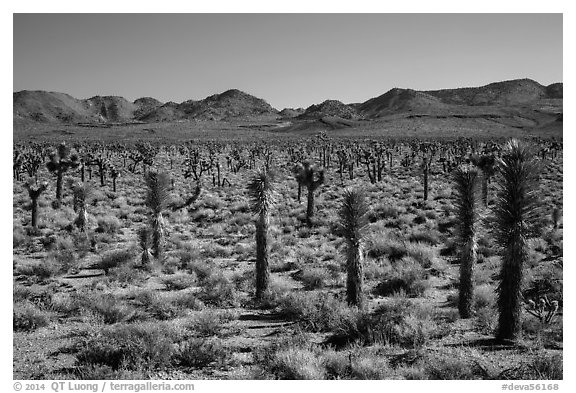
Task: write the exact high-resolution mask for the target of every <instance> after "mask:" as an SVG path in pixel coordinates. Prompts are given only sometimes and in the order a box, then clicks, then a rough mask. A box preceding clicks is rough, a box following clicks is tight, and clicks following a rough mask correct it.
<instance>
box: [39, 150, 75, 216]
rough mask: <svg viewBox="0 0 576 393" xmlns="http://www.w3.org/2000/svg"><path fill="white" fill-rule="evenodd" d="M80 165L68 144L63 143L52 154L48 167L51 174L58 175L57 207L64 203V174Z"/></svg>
mask: <svg viewBox="0 0 576 393" xmlns="http://www.w3.org/2000/svg"><path fill="white" fill-rule="evenodd" d="M78 165H80V161H79V159H78V155H77V154H75V153H72V152H71V151H70V148H69V147H68V146H66V143H64V142H62V143H61V144H60V146H58V149H57V150H56V151H54V152H52V154H50V161H48V163H47V164H46V167H47V168H48V170H49V171H50V172H52V173H53V174H55V175H56V202H55V205H56V206H57V207H59V206H60V204H61V203H62V180H63V179H64V174H65V173H66V172H67V171H68V170H69V169H74V168H77V167H78Z"/></svg>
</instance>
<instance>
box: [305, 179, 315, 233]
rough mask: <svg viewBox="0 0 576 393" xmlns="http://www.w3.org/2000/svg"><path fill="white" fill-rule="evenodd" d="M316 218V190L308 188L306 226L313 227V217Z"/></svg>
mask: <svg viewBox="0 0 576 393" xmlns="http://www.w3.org/2000/svg"><path fill="white" fill-rule="evenodd" d="M313 216H314V190H313V189H312V187H308V206H306V224H307V225H308V226H312V217H313Z"/></svg>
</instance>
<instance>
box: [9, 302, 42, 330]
mask: <svg viewBox="0 0 576 393" xmlns="http://www.w3.org/2000/svg"><path fill="white" fill-rule="evenodd" d="M12 318H13V319H12V328H13V330H14V331H15V332H18V331H25V332H29V331H33V330H36V329H38V328H40V327H43V326H47V325H48V323H49V322H50V319H49V316H48V314H47V313H46V312H45V311H42V310H40V309H39V308H38V307H37V306H35V305H34V304H33V303H30V302H28V301H23V302H17V303H15V304H14V310H13V314H12Z"/></svg>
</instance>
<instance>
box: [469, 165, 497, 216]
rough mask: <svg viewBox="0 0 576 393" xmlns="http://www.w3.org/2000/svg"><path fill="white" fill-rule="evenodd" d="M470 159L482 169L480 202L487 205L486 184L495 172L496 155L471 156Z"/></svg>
mask: <svg viewBox="0 0 576 393" xmlns="http://www.w3.org/2000/svg"><path fill="white" fill-rule="evenodd" d="M470 161H471V162H472V163H473V164H474V165H475V166H476V167H478V169H480V170H481V171H482V203H483V204H484V206H485V207H487V206H488V184H489V183H490V180H491V179H492V177H493V176H494V174H495V173H496V157H495V156H494V155H493V154H483V155H481V156H472V157H471V158H470Z"/></svg>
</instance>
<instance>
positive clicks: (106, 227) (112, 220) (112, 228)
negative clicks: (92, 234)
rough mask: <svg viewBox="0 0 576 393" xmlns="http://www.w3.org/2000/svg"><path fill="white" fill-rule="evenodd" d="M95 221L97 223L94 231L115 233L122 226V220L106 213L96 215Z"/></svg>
mask: <svg viewBox="0 0 576 393" xmlns="http://www.w3.org/2000/svg"><path fill="white" fill-rule="evenodd" d="M96 223H97V224H98V226H97V227H96V232H100V233H108V234H115V233H117V232H118V230H119V229H120V227H121V226H122V222H121V221H120V220H119V219H118V218H116V217H115V216H108V215H105V216H101V217H98V220H97V221H96Z"/></svg>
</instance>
